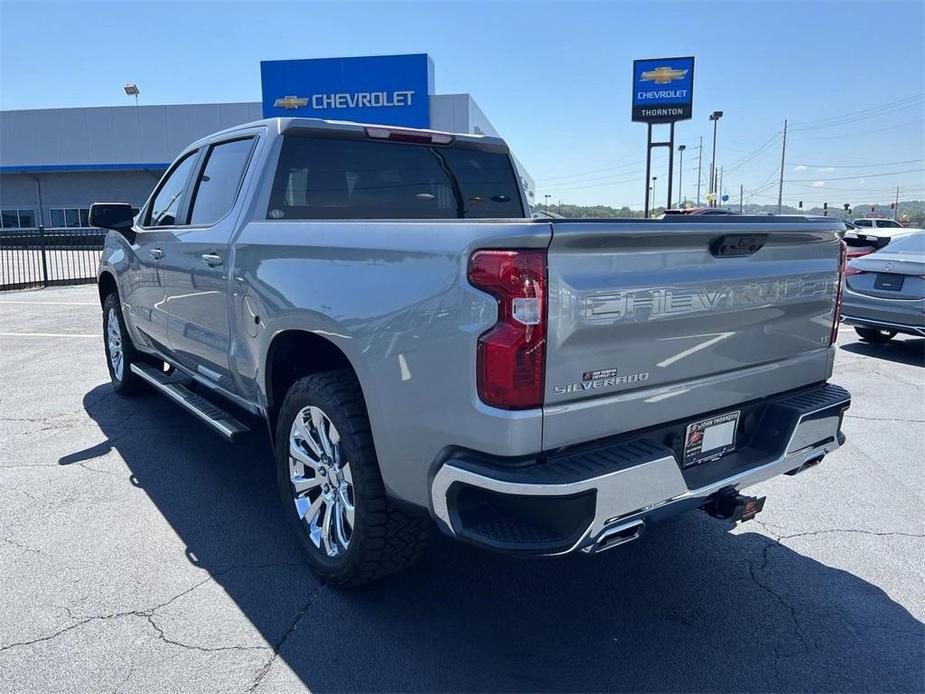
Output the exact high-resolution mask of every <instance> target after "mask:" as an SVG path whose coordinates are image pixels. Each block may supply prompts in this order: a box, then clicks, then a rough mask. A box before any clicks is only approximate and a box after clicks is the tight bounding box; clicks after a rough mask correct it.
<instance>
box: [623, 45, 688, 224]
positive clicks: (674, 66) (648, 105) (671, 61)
mask: <svg viewBox="0 0 925 694" xmlns="http://www.w3.org/2000/svg"><path fill="white" fill-rule="evenodd" d="M632 103H633V121H634V122H636V123H645V124H646V125H647V126H648V127H647V130H648V144H647V145H646V210H645V212H646V217H648V216H649V181H650V180H651V174H652V148H653V147H668V205H667V207H671V192H672V191H671V182H672V179H673V178H674V124H675V123H676V122H677V121H679V120H690V118H691V113H692V111H693V104H694V58H693V56H689V57H686V58H656V59H647V60H634V61H633V99H632ZM657 123H668V124H670V125H671V132H670V134H669V139H668V141H667V142H653V141H652V125H653V124H657ZM653 198H654V195H653ZM652 203H653V205H654V204H655V201H654V199H653V201H652Z"/></svg>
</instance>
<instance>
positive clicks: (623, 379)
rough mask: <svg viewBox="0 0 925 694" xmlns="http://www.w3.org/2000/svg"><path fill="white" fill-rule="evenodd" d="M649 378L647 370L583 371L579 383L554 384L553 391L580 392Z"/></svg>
mask: <svg viewBox="0 0 925 694" xmlns="http://www.w3.org/2000/svg"><path fill="white" fill-rule="evenodd" d="M647 380H649V372H648V371H641V372H639V373H634V374H623V375H622V376H618V375H617V370H616V369H600V370H598V371H585V372H584V373H583V374H582V375H581V383H566V384H565V385H561V386H556V387H555V388H553V392H554V393H555V394H556V395H565V394H566V393H580V392H581V391H583V390H597V389H599V388H613V387H615V386H623V385H626V384H628V383H641V382H643V381H647Z"/></svg>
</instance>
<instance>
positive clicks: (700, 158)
mask: <svg viewBox="0 0 925 694" xmlns="http://www.w3.org/2000/svg"><path fill="white" fill-rule="evenodd" d="M701 163H703V135H701V136H700V146H699V147H698V148H697V207H700V183H701V180H702V175H701V173H700V165H701Z"/></svg>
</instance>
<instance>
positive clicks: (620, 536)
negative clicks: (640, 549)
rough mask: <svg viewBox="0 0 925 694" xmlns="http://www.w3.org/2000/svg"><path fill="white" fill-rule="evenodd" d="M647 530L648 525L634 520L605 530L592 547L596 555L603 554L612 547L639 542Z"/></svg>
mask: <svg viewBox="0 0 925 694" xmlns="http://www.w3.org/2000/svg"><path fill="white" fill-rule="evenodd" d="M645 529H646V524H645V523H644V522H643V521H641V520H634V521H630V522H629V523H621V524H619V525H614V526H611V527H609V528H605V529H604V532H602V533H601V534H600V535H599V536H598V538H597V540H596V541H595V543H594V545H593V546H592V551H593V552H594V553H597V552H603V551H604V550H605V549H611V548H612V547H617V546H618V545H625V544H626V543H627V542H632V541H633V540H638V539H639V537H640V536H641V535H642V532H643V531H644V530H645Z"/></svg>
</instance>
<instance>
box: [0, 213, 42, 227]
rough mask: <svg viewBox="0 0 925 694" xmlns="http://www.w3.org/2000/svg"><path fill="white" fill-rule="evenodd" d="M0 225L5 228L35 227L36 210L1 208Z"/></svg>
mask: <svg viewBox="0 0 925 694" xmlns="http://www.w3.org/2000/svg"><path fill="white" fill-rule="evenodd" d="M0 226H2V228H4V229H32V228H34V227H35V211H34V210H0Z"/></svg>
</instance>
